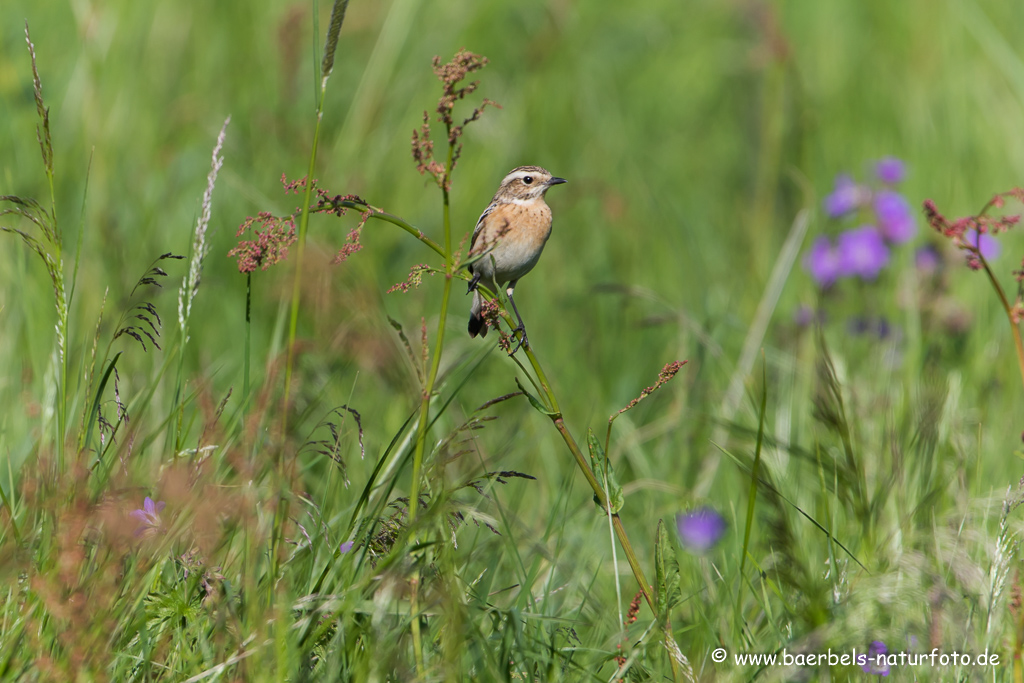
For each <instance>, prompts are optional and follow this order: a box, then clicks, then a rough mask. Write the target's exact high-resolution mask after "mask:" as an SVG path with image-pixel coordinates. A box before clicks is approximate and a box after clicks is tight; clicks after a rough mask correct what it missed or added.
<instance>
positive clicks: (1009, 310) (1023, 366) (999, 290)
mask: <svg viewBox="0 0 1024 683" xmlns="http://www.w3.org/2000/svg"><path fill="white" fill-rule="evenodd" d="M1008 194H1009V193H1003V194H998V195H996V196H995V197H993V198H992V199H990V200H988V202H986V203H985V206H983V207H982V209H981V211H979V212H978V216H977V217H978V218H981V217H982V216H984V215H985V214H987V213H988V212H989V210H990V209H991V208H992V207H994V206H995V205H996V202H997V200H998V199H999V198H1000V197H1003V196H1007V195H1008ZM975 230H976V233H977V235H978V241H977V243H976V244H974V245H972V247H973V248H972V251H973V252H974V255H975V256H977V257H978V261H979V262H980V263H981V266H982V267H983V268H984V269H985V275H987V276H988V280H989V282H991V283H992V287H993V288H995V290H996V294H997V295H998V296H999V303H1001V304H1002V305H1003V311H1005V312H1006V319H1007V320H1008V321H1009V322H1010V331H1011V332H1012V333H1013V345H1014V347H1015V348H1016V350H1017V367H1018V368H1019V369H1020V377H1021V382H1024V341H1022V340H1021V335H1020V326H1019V325H1018V324H1017V323H1016V322H1015V321H1014V319H1013V306H1011V305H1010V300H1009V299H1008V298H1007V297H1006V292H1005V291H1003V287H1002V285H1000V284H999V280H997V279H996V276H995V274H994V273H993V272H992V269H991V268H989V266H988V261H987V260H985V257H984V256H982V254H981V230H979V229H977V228H975Z"/></svg>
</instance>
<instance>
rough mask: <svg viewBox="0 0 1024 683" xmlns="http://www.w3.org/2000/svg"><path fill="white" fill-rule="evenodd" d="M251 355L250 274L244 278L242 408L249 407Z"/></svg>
mask: <svg viewBox="0 0 1024 683" xmlns="http://www.w3.org/2000/svg"><path fill="white" fill-rule="evenodd" d="M251 353H252V273H251V272H249V273H246V276H245V354H244V357H243V359H242V360H243V362H244V363H245V367H243V368H242V408H243V410H244V409H245V408H246V407H247V406H248V405H249V359H250V358H251Z"/></svg>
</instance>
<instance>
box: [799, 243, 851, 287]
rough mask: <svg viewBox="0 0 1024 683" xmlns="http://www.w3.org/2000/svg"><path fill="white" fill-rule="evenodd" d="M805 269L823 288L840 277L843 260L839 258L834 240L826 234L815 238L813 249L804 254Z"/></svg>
mask: <svg viewBox="0 0 1024 683" xmlns="http://www.w3.org/2000/svg"><path fill="white" fill-rule="evenodd" d="M804 269H805V270H807V272H809V273H810V274H811V277H812V278H814V281H815V282H817V283H818V286H819V287H822V288H825V287H828V286H830V285H831V284H832V283H834V282H835V281H836V280H838V279H839V276H840V275H842V274H843V272H842V260H841V259H840V258H839V252H838V251H837V250H836V248H835V246H834V245H833V244H832V240H830V239H829V238H828V237H826V236H824V235H821V236H819V237H818V238H817V239H816V240H814V244H812V245H811V250H810V251H808V252H807V253H806V254H805V255H804Z"/></svg>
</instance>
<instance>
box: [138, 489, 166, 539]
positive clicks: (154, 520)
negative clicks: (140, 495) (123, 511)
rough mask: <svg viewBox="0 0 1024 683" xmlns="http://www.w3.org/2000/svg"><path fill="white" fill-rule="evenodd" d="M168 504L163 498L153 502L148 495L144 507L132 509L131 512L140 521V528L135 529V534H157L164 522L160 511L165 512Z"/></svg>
mask: <svg viewBox="0 0 1024 683" xmlns="http://www.w3.org/2000/svg"><path fill="white" fill-rule="evenodd" d="M166 505H167V503H165V502H164V501H162V500H161V501H159V502H153V499H152V498H150V497H149V496H146V500H145V501H144V502H143V503H142V507H141V508H140V509H138V510H132V511H131V513H130V514H131V516H132V517H134V518H135V519H136V520H137V521H138V522H139V528H138V529H136V530H135V535H136V536H149V535H152V534H155V533H156V532H157V530H158V529H159V528H160V526H161V525H162V524H163V520H161V519H160V513H161V512H163V509H164V507H165V506H166Z"/></svg>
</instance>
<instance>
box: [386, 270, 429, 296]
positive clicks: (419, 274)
mask: <svg viewBox="0 0 1024 683" xmlns="http://www.w3.org/2000/svg"><path fill="white" fill-rule="evenodd" d="M424 273H433V271H432V270H431V269H430V266H428V265H427V264H426V263H417V264H416V265H415V266H413V267H412V268H411V269H410V270H409V277H407V278H406V279H405V282H398V283H395V284H394V285H392V286H391V288H390V289H388V291H387V293H388V294H391V293H392V292H402V293H403V294H405V293H406V292H408V291H409V290H410V289H416V288H417V287H419V286H420V283H422V282H423V274H424Z"/></svg>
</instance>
